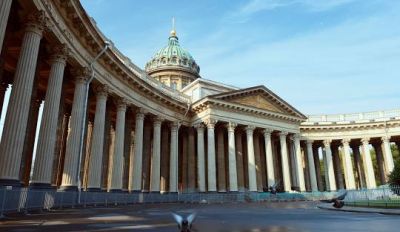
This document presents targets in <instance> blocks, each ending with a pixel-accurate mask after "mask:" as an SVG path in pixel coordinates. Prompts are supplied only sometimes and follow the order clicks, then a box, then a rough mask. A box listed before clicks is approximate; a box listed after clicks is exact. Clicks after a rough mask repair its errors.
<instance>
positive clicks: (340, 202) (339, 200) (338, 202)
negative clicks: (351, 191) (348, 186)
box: [321, 191, 347, 208]
mask: <svg viewBox="0 0 400 232" xmlns="http://www.w3.org/2000/svg"><path fill="white" fill-rule="evenodd" d="M346 195H347V191H345V192H344V193H342V194H340V195H339V196H337V197H334V198H332V199H329V200H321V202H325V203H333V207H335V208H342V207H343V206H344V198H345V197H346Z"/></svg>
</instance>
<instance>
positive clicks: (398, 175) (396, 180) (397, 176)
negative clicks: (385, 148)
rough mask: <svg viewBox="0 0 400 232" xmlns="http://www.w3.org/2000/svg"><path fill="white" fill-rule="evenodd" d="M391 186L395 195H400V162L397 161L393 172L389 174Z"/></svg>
mask: <svg viewBox="0 0 400 232" xmlns="http://www.w3.org/2000/svg"><path fill="white" fill-rule="evenodd" d="M389 185H390V188H391V190H392V192H393V193H395V194H397V195H400V187H399V186H400V160H397V161H396V163H395V165H394V169H393V171H392V172H391V173H390V174H389Z"/></svg>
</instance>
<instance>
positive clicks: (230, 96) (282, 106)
mask: <svg viewBox="0 0 400 232" xmlns="http://www.w3.org/2000/svg"><path fill="white" fill-rule="evenodd" d="M210 97H212V98H215V99H220V100H224V101H225V102H230V103H233V104H240V105H243V106H246V107H253V108H257V109H261V110H266V111H271V112H275V113H280V114H286V115H290V116H295V117H299V118H303V119H305V118H306V116H304V115H303V114H302V113H300V112H299V111H298V110H296V109H295V108H294V107H292V106H291V105H289V104H288V103H287V102H285V101H284V100H283V99H281V98H280V97H279V96H277V95H276V94H274V93H273V92H272V91H271V90H269V89H267V88H266V87H265V86H255V87H251V88H247V89H240V90H234V91H230V92H225V93H222V94H216V95H212V96H210Z"/></svg>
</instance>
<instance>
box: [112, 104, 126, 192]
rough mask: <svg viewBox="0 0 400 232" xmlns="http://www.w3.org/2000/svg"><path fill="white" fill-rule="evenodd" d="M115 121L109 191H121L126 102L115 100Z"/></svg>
mask: <svg viewBox="0 0 400 232" xmlns="http://www.w3.org/2000/svg"><path fill="white" fill-rule="evenodd" d="M116 105H117V119H116V123H115V146H114V156H113V168H112V170H113V171H112V180H111V191H121V190H122V175H123V173H124V164H123V162H124V141H125V113H126V101H125V100H124V99H118V100H117V104H116Z"/></svg>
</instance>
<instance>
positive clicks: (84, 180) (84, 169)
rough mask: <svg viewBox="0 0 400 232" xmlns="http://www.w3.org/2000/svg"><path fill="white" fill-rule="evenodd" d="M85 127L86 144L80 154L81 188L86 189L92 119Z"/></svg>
mask: <svg viewBox="0 0 400 232" xmlns="http://www.w3.org/2000/svg"><path fill="white" fill-rule="evenodd" d="M87 122H88V124H87V127H86V146H85V149H84V150H85V152H84V156H82V163H83V165H81V174H80V176H81V177H82V188H83V189H84V190H85V191H87V186H88V175H89V159H90V150H91V149H92V136H93V119H89V120H88V121H87Z"/></svg>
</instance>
